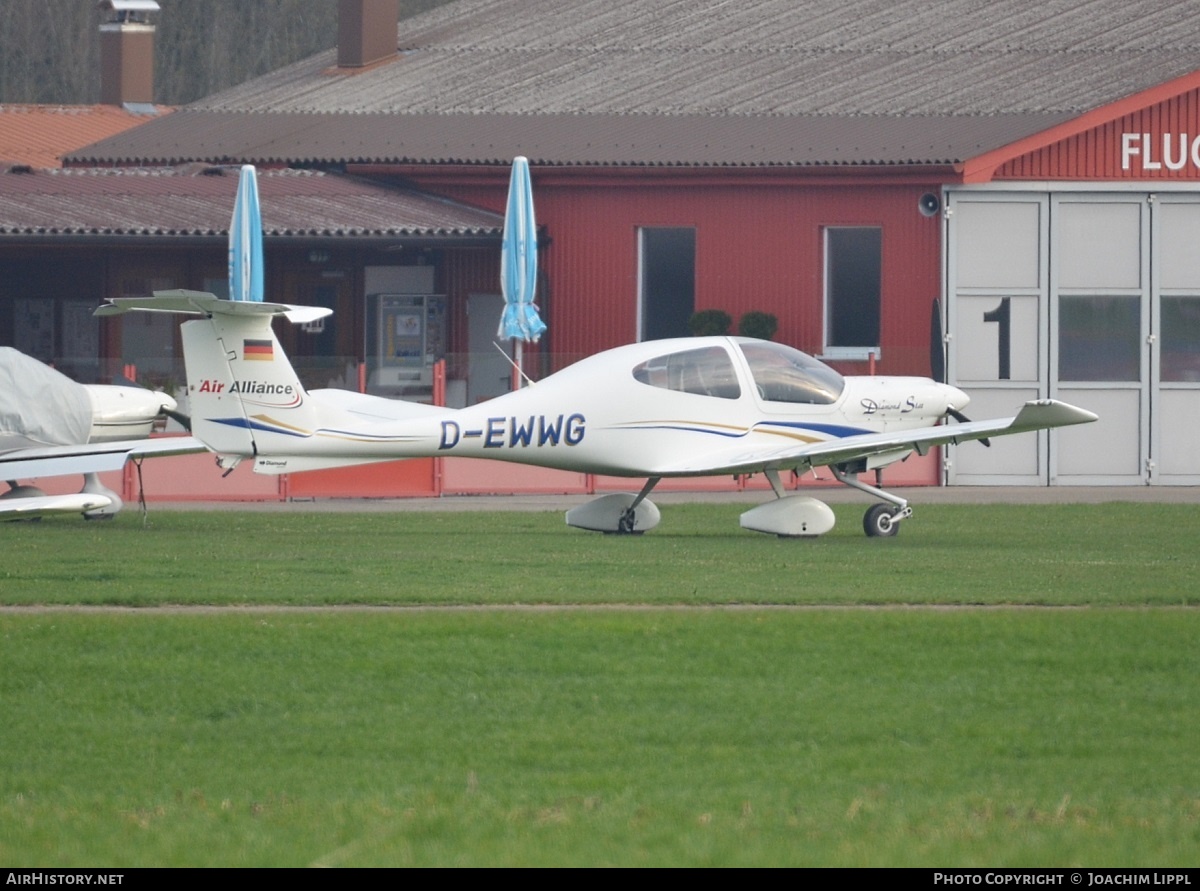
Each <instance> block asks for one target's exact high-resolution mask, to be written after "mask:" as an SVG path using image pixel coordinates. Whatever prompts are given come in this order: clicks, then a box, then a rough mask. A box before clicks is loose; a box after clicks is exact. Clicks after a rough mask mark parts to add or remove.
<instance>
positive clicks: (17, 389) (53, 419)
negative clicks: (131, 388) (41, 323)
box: [0, 347, 92, 449]
mask: <svg viewBox="0 0 1200 891" xmlns="http://www.w3.org/2000/svg"><path fill="white" fill-rule="evenodd" d="M91 429H92V400H91V399H90V398H89V397H88V394H87V391H86V390H85V389H84V388H83V387H81V386H79V384H77V383H75V381H73V380H71V379H70V378H69V377H67V376H66V375H65V374H63V373H61V372H59V371H55V370H54V369H53V368H51V367H50V366H49V365H46V364H45V363H44V362H39V361H38V360H37V359H33V358H31V357H29V356H26V355H25V354H24V353H22V352H20V351H18V350H15V349H13V348H12V347H0V449H20V448H36V447H37V446H48V445H65V444H68V443H81V442H87V441H88V436H89V434H90V433H91Z"/></svg>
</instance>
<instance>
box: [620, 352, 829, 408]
mask: <svg viewBox="0 0 1200 891" xmlns="http://www.w3.org/2000/svg"><path fill="white" fill-rule="evenodd" d="M732 343H733V345H734V346H735V348H737V349H740V350H741V351H742V355H743V356H744V357H745V359H746V364H747V365H748V366H749V368H750V374H751V376H752V377H753V378H754V385H755V388H756V389H757V391H758V395H759V398H761V399H764V400H766V401H768V402H789V403H801V404H807V405H831V404H832V403H834V402H836V401H837V400H838V397H839V396H841V395H842V390H843V389H844V388H845V386H846V382H845V380H843V378H842V376H841V375H840V374H838V373H837V372H836V371H834V370H833V369H832V368H830V367H829V366H828V365H826V364H825V363H823V362H820V361H819V360H817V359H814V358H813V357H812V356H810V355H808V354H807V353H802V352H800V350H797V349H793V348H792V347H789V346H785V345H783V344H781V343H771V342H769V341H760V340H735V341H732ZM633 377H634V380H637V381H640V382H641V383H643V384H648V385H650V386H652V387H661V388H663V389H666V390H675V391H676V392H679V393H693V394H695V395H698V396H715V397H716V398H718V399H738V398H740V397H741V395H742V388H741V385H740V384H739V383H738V375H737V371H736V370H735V368H734V365H733V360H732V357H731V356H730V355H729V352H728V351H727V350H726V349H725V347H723V346H719V345H712V346H703V347H697V348H695V349H689V350H677V351H676V352H673V353H665V354H663V355H661V356H656V357H654V358H653V359H649V360H647V361H645V362H642V363H641V364H640V365H638V366H637V367H635V368H634V369H633Z"/></svg>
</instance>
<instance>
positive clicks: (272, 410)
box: [180, 313, 316, 456]
mask: <svg viewBox="0 0 1200 891" xmlns="http://www.w3.org/2000/svg"><path fill="white" fill-rule="evenodd" d="M180 330H181V334H182V337H183V353H184V357H185V360H186V364H187V377H188V395H189V397H190V402H191V415H192V433H193V435H195V436H196V437H197V438H198V439H200V440H201V441H202V442H203V443H204V444H205V445H206V446H208V447H209V448H210V449H212V450H213V451H215V452H219V453H221V454H225V455H244V456H251V455H255V454H257V453H258V451H259V446H260V445H263V450H264V451H268V450H270V446H272V445H273V446H274V451H276V452H278V451H280V448H279V446H278V443H279V442H280V440H281V439H282V440H283V441H285V442H288V443H289V444H292V445H294V444H295V443H296V441H297V440H304V439H307V438H308V437H309V436H310V435H311V434H312V432H313V430H314V428H315V427H316V411H315V408H314V407H313V405H312V403H311V402H310V400H309V398H308V393H306V392H305V390H304V387H303V385H302V384H301V383H300V379H299V378H298V377H297V376H296V372H295V371H294V370H293V368H292V365H291V363H290V362H289V361H288V358H287V356H286V355H284V352H283V349H282V348H281V347H280V345H279V341H278V340H277V339H276V337H275V332H274V331H272V330H271V316H269V315H240V314H239V315H229V314H225V313H214V314H213V315H212V316H211V317H209V318H207V319H197V320H195V321H191V322H185V323H184V324H183V326H182V327H181V329H180Z"/></svg>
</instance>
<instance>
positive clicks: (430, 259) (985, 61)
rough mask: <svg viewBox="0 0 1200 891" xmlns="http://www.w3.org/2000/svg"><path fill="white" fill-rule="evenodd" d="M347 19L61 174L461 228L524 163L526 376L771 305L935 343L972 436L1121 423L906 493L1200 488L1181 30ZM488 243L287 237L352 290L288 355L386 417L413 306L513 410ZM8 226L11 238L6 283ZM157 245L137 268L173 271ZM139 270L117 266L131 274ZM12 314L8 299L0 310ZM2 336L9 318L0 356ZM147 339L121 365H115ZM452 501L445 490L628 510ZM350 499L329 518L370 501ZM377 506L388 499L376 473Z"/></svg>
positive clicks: (477, 8) (1014, 24) (1022, 8)
mask: <svg viewBox="0 0 1200 891" xmlns="http://www.w3.org/2000/svg"><path fill="white" fill-rule="evenodd" d="M163 14H164V15H165V14H169V13H168V12H164V13H163ZM339 15H340V17H341V18H340V23H339V44H338V47H337V48H336V49H332V50H329V51H327V52H325V53H321V54H318V55H316V56H313V57H311V58H309V59H305V60H302V61H300V62H297V63H294V64H292V65H290V66H287V67H285V68H283V69H281V70H279V71H276V72H272V73H269V74H267V75H264V76H262V77H260V78H257V79H255V80H252V81H250V82H248V83H245V84H242V85H239V86H236V87H233V88H231V89H229V90H226V91H224V92H221V93H218V94H216V95H213V96H210V97H207V98H205V99H203V100H200V101H198V102H196V103H193V104H192V105H189V106H186V107H184V108H182V109H179V110H177V111H175V112H174V113H172V114H169V115H165V116H160V117H158V118H156V119H154V120H151V121H148V122H147V123H145V124H143V125H141V126H139V127H136V128H133V129H131V130H127V131H125V132H123V133H120V134H118V135H116V136H113V137H111V138H108V139H104V140H101V141H99V142H97V143H94V144H93V145H91V146H88V147H86V148H83V149H79V150H76V151H73V152H71V153H70V154H68V155H67V156H66V157H65V158H64V164H65V165H66V166H67V167H68V168H80V169H82V170H88V169H106V170H112V171H126V172H127V173H126V175H130V174H129V173H128V171H131V170H133V169H139V168H141V169H146V168H166V167H170V168H172V169H176V170H178V169H180V168H181V167H182V166H186V165H195V164H225V165H228V164H240V163H253V164H256V165H258V166H259V167H260V169H262V170H279V171H286V170H293V171H295V170H303V171H319V172H321V173H322V174H323V175H325V176H328V177H329V178H330V180H331V182H332V184H333V187H334V188H335V189H336V188H337V187H338V185H337V184H338V183H343V184H345V188H346V189H348V190H352V189H361V188H363V186H362V185H361V184H363V183H367V184H369V187H370V188H373V189H380V190H389V189H390V190H395V191H396V192H397V193H399V192H400V191H402V190H403V191H405V193H406V194H408V193H409V192H412V193H416V194H420V195H422V196H425V197H426V198H428V197H432V199H433V200H434V201H435V202H437V201H441V202H445V203H444V205H443V206H444V207H446V208H451V209H452V215H453V216H457V217H463V218H467V215H468V213H469V212H471V213H483V214H492V215H494V214H498V213H500V212H502V210H503V204H504V196H505V189H506V186H507V177H508V169H509V164H510V162H511V160H512V158H513V157H514V156H516V155H525V156H526V157H528V158H529V160H530V164H531V168H532V177H533V190H534V201H535V205H536V210H537V217H538V223H539V231H540V241H541V247H542V250H541V253H540V262H541V275H540V281H539V290H538V298H537V299H538V302H539V305H540V306H541V308H542V315H543V318H544V319H545V320H546V321H547V323H548V324H549V331H548V332H547V334H546V335H545V337H544V338H543V340H542V342H541V343H540V344H539V345H538V346H537V347H536V348H533V349H532V355H533V358H532V360H531V358H530V351H529V350H527V352H526V367H527V368H528V367H530V362H531V361H532V362H533V364H534V367H535V368H537V369H538V370H539V371H540V372H542V373H545V372H548V371H550V370H553V369H554V368H557V367H561V365H563V364H565V363H566V362H569V361H571V360H573V359H576V358H579V357H581V356H583V355H587V354H590V353H594V352H597V351H599V350H601V349H605V348H608V347H612V346H616V345H619V344H621V343H626V342H629V341H633V340H638V339H653V338H659V337H666V336H674V335H686V334H687V333H688V320H689V318H690V317H691V316H692V315H693V313H696V312H698V311H703V310H708V309H719V310H722V311H724V312H726V313H728V314H729V315H730V316H731V317H732V319H733V320H734V324H735V326H736V323H737V320H738V319H740V318H741V317H742V316H743V315H745V314H746V313H750V312H764V313H769V314H771V315H774V316H775V317H776V319H777V320H778V329H777V331H776V333H775V335H774V339H776V340H779V341H782V342H785V343H788V344H791V345H793V346H796V347H799V348H801V349H803V350H805V351H807V352H810V353H812V354H814V355H816V356H819V357H821V358H823V359H825V360H826V361H828V362H830V364H832V365H834V366H835V367H837V368H838V369H839V370H841V371H843V372H847V373H867V372H868V371H869V370H871V369H873V370H874V371H875V372H876V373H881V374H905V375H908V374H917V375H928V374H930V372H931V362H933V357H932V356H931V346H932V347H933V348H934V349H935V350H937V351H938V352H943V354H944V361H945V376H946V378H947V380H948V381H949V382H950V383H952V384H955V385H956V386H958V387H960V388H962V389H963V390H965V391H966V392H968V393H969V394H970V395H971V397H972V404H971V406H970V408H969V410H968V414H970V415H971V416H972V417H992V416H997V415H1006V414H1010V413H1012V412H1013V411H1014V410H1015V409H1016V407H1017V406H1019V405H1020V404H1021V403H1022V402H1023V401H1025V400H1027V399H1034V398H1044V397H1053V398H1058V399H1062V400H1064V401H1068V402H1072V403H1075V404H1078V405H1081V406H1083V407H1086V408H1088V409H1091V410H1093V411H1095V412H1096V413H1097V414H1099V415H1100V418H1101V420H1100V421H1099V422H1098V423H1097V424H1092V425H1088V426H1086V427H1080V428H1070V429H1066V430H1060V431H1053V432H1042V433H1039V434H1038V435H1036V436H1027V437H1012V438H1010V439H1007V440H1005V441H1003V442H999V441H998V442H996V443H995V444H994V445H993V447H992V448H991V449H984V448H982V447H980V446H978V445H974V444H967V445H964V446H961V447H951V448H947V449H946V450H944V452H943V453H942V454H932V455H930V456H928V457H926V458H916V457H914V458H913V459H910V461H908V462H905V463H904V464H901V465H897V466H895V467H892V468H889V469H888V472H887V476H886V477H885V478H886V479H888V481H889V482H890V483H891V484H893V485H894V484H897V483H910V484H928V485H932V484H938V483H941V482H948V483H951V484H955V483H957V484H975V485H978V484H1021V485H1126V484H1128V485H1135V484H1136V485H1140V484H1153V485H1195V484H1197V483H1200V449H1197V448H1196V446H1195V443H1196V442H1197V440H1198V438H1200V252H1198V251H1197V245H1200V182H1198V181H1200V60H1198V59H1197V57H1196V55H1195V47H1196V46H1198V45H1200V15H1197V13H1196V12H1195V11H1194V10H1193V8H1192V6H1191V5H1190V4H1188V3H1162V2H1117V0H1051V2H1046V0H1039V2H1032V0H1019V2H1014V3H1008V4H979V3H975V2H968V0H951V2H947V3H941V4H927V3H922V2H918V0H887V2H884V0H849V2H845V0H843V2H837V3H834V2H832V0H813V2H795V0H756V2H748V3H738V4H730V3H724V2H716V0H697V2H695V3H688V4H680V3H676V2H670V0H567V2H563V0H455V2H450V3H447V4H445V5H443V6H440V7H438V8H436V9H433V10H431V11H429V12H426V13H423V14H421V15H418V16H415V17H413V18H410V19H405V20H401V21H400V22H399V24H398V26H397V25H395V3H394V2H393V3H390V4H389V3H388V2H386V0H384V2H368V0H343V2H342V3H341V5H340V7H339ZM393 34H394V35H395V38H396V39H395V40H392V39H391V38H392V35H393ZM4 179H5V177H4V176H2V175H0V200H2V197H3V194H4V192H3V189H4V186H3V181H4ZM263 213H264V218H265V219H266V220H268V222H269V217H270V210H269V205H268V198H267V196H266V195H265V194H264V198H263ZM472 219H474V218H472ZM347 225H348V226H349V225H350V224H347ZM473 225H474V226H475V228H472V229H471V230H470V233H469V234H470V235H471V237H469V238H468V237H466V235H467V234H468V233H466V232H465V230H464V231H460V232H458V233H457V240H455V239H454V238H450V239H447V240H446V241H445V243H438V241H437V239H436V238H433V237H429V236H428V233H427V236H426V237H424V238H423V239H422V238H409V239H408V241H407V242H405V243H403V244H402V243H401V242H402V241H404V239H403V238H402V237H401V236H400V235H397V234H396V232H397V231H398V230H391V233H390V234H389V233H388V231H385V229H386V227H384V228H381V229H380V230H379V231H378V232H377V233H375V234H372V233H365V234H364V233H360V234H359V235H358V236H357V237H348V236H349V235H352V234H353V233H349V232H346V231H342V230H339V229H336V228H334V229H330V230H329V231H327V232H324V233H322V232H321V231H316V230H308V231H306V232H305V233H304V238H303V239H302V240H301V239H297V238H292V237H291V236H289V234H288V232H287V231H284V230H283V229H279V230H275V231H268V232H267V239H266V246H267V254H268V273H267V275H268V285H267V286H268V299H291V300H294V301H296V302H303V301H302V300H299V299H298V297H297V295H296V294H294V293H289V292H288V290H287V289H288V288H289V287H291V288H293V289H295V288H296V287H299V285H297V282H303V281H308V280H309V279H311V280H312V281H314V282H322V281H323V282H325V283H326V284H327V285H330V283H334V285H336V286H334V285H330V286H329V287H327V288H326V289H325V290H324V291H322V292H321V299H325V300H328V301H329V302H330V305H333V306H334V307H335V309H336V310H337V312H336V313H335V316H334V317H333V321H332V322H331V323H330V324H331V326H332V327H331V329H328V330H326V331H324V332H322V333H321V334H312V333H306V332H298V333H295V334H289V335H288V337H289V338H290V339H289V340H288V341H287V342H286V343H287V346H288V347H289V350H290V351H292V352H293V353H294V354H295V355H296V356H297V357H298V361H302V360H303V359H304V358H305V357H308V358H311V359H313V360H314V361H316V360H321V361H326V360H328V361H331V362H333V363H334V364H335V365H337V366H338V367H342V366H345V367H347V368H349V367H352V366H354V365H355V363H358V364H360V365H362V366H363V367H364V368H365V369H366V374H365V375H363V380H365V385H366V387H367V388H368V389H370V388H374V389H375V390H376V391H378V392H388V391H389V390H388V388H389V387H391V388H394V389H395V390H396V392H397V394H398V395H402V394H403V392H404V387H405V383H406V382H407V381H416V382H420V381H423V380H424V379H425V376H426V375H427V372H428V369H427V368H425V367H423V366H422V367H418V368H414V369H394V368H388V367H386V362H385V361H384V360H383V359H382V358H381V357H380V356H379V355H378V351H377V349H376V345H377V342H378V329H379V326H380V325H382V324H385V323H386V313H387V311H388V310H387V307H389V306H394V305H395V301H397V300H399V301H400V302H401V303H403V304H404V307H405V311H406V312H408V311H410V309H411V307H418V308H419V311H420V312H421V313H424V314H425V315H424V316H423V319H424V322H423V324H424V326H425V328H424V330H426V331H428V332H429V339H428V340H427V341H426V344H425V347H426V348H425V354H426V356H427V357H428V359H429V361H430V362H432V361H433V360H435V359H438V358H445V359H446V361H447V376H448V381H447V399H448V401H450V403H451V404H454V402H455V401H457V402H459V403H460V404H466V403H467V402H475V401H478V400H479V399H482V398H486V397H488V396H490V395H495V394H496V393H497V392H498V391H499V390H502V389H503V388H504V387H506V386H507V383H506V378H505V376H504V375H503V372H502V371H501V372H500V373H498V372H497V367H496V365H495V364H494V361H493V357H492V356H491V355H489V354H490V353H494V352H495V350H494V347H492V346H491V345H490V341H491V339H492V336H493V335H494V328H495V321H494V319H495V318H498V314H499V310H498V308H496V301H497V300H498V297H497V294H498V291H499V284H498V269H499V247H498V233H497V232H496V231H495V229H494V223H490V222H489V218H487V217H479V218H478V219H474V223H473ZM12 226H13V221H8V220H0V266H2V265H3V263H4V258H5V257H6V256H8V255H7V254H6V253H5V252H6V251H7V250H8V249H9V248H10V246H11V245H12V244H13V242H14V241H15V240H16V236H14V235H12V228H11V227H12ZM6 227H8V228H6ZM489 227H492V228H489ZM145 231H146V233H147V234H146V235H145V236H144V238H142V241H141V243H142V246H146V245H151V244H153V245H157V246H160V247H161V246H163V245H167V244H170V243H171V235H170V234H169V233H166V232H165V231H160V229H156V228H155V227H154V226H153V225H148V226H147V227H146V230H145ZM217 234H219V233H217ZM80 240H81V239H80V238H76V239H75V243H71V242H70V241H68V240H67V239H62V241H61V243H60V244H59V245H58V246H57V247H56V248H55V250H59V251H63V252H68V251H70V250H74V249H78V244H77V242H79V241H80ZM82 240H85V239H82ZM47 241H48V242H49V241H52V239H47ZM135 241H136V240H135ZM301 241H303V245H302V249H301V250H299V251H297V250H292V251H290V252H289V247H291V248H296V247H299V246H300V243H301ZM179 247H181V248H185V250H182V251H177V252H175V253H174V254H173V257H174V258H173V259H170V260H168V259H166V255H165V254H164V255H163V258H164V259H163V261H162V262H163V264H164V265H163V267H162V268H161V269H159V270H157V271H156V270H154V269H148V268H147V264H148V263H149V264H150V265H151V266H152V265H153V264H154V263H155V262H156V261H155V260H154V259H153V258H154V257H155V256H156V254H155V253H154V252H149V253H147V252H146V251H141V252H140V254H139V255H138V256H139V260H138V262H139V263H140V264H141V266H140V269H141V270H142V271H141V274H140V279H139V280H146V281H149V280H156V281H162V280H170V281H171V282H172V283H174V286H184V287H200V286H202V285H203V284H204V282H201V281H195V280H192V278H189V275H191V276H192V277H193V278H194V277H195V276H196V275H198V273H194V272H189V270H194V269H196V268H198V267H197V265H196V263H195V261H194V260H190V259H186V257H187V256H188V250H186V248H187V246H186V245H179ZM134 249H135V248H134V246H133V242H129V243H126V244H123V245H120V246H117V247H114V248H113V250H115V251H116V252H117V258H116V259H114V260H112V261H111V262H112V263H115V264H118V265H119V264H120V263H121V262H123V261H122V260H121V259H120V258H121V256H124V254H122V252H128V253H129V257H130V262H132V252H133V251H134ZM194 250H195V251H200V250H206V251H209V252H213V251H215V250H217V248H215V247H214V246H206V247H203V248H201V247H200V246H196V247H195V249H194ZM189 264H190V265H189ZM305 276H307V278H305ZM288 283H291V284H288ZM95 296H96V297H97V298H101V297H107V296H119V295H110V294H99V295H95ZM301 296H302V295H301ZM7 299H8V297H7V295H6V294H5V291H4V289H3V285H0V313H2V312H3V309H2V306H3V303H4V302H5V300H7ZM97 302H99V300H98V299H97ZM11 331H12V329H11V323H10V328H9V329H8V331H7V332H6V330H5V328H4V323H3V315H2V314H0V337H4V336H6V334H7V333H11ZM281 334H282V332H281ZM123 336H124V335H123V334H122V332H120V331H118V330H111V331H110V330H105V331H104V332H102V336H101V337H100V338H99V343H101V344H102V349H107V350H109V351H118V350H122V349H123V346H122V342H123V341H122V338H123ZM162 347H163V349H166V350H168V351H169V350H170V349H173V348H176V347H177V344H173V343H172V342H170V341H169V338H168V340H167V341H166V342H164V344H162ZM501 361H503V360H502V359H501ZM505 473H508V471H505ZM492 476H493V477H494V474H493V475H492ZM318 477H319V475H314V478H318ZM406 479H408V478H406ZM423 479H424V478H422V480H423ZM429 479H431V480H433V482H431V483H430V484H429V485H430V486H431V487H432V489H433V490H437V491H479V490H481V487H482V489H485V490H488V491H502V490H504V488H505V485H507V486H508V489H509V490H540V489H541V488H542V487H543V486H549V487H550V488H552V489H554V490H557V491H580V490H581V489H597V488H603V487H605V486H606V485H607V484H608V481H604V480H595V479H574V478H571V479H567V478H565V477H564V478H562V479H555V480H554V481H553V482H551V483H543V482H538V483H533V482H529V481H523V480H522V479H519V478H517V477H511V478H509V482H508V483H507V484H506V483H504V481H503V480H496V479H494V478H492V477H489V481H488V482H486V483H484V482H483V481H482V480H483V477H482V476H472V475H471V474H467V473H464V474H463V475H462V476H461V477H457V479H460V482H457V483H456V482H453V480H454V479H456V477H455V475H454V473H453V472H450V471H447V470H445V469H436V468H435V469H434V470H432V471H431V472H430V476H429ZM347 480H348V477H346V478H344V479H342V481H341V482H336V483H334V482H331V483H329V487H324V484H321V486H319V487H318V489H319V491H318V492H317V494H339V492H338V491H335V490H337V487H338V486H342V488H343V489H346V490H347V491H346V492H345V494H356V493H357V491H358V490H357V488H356V487H359V486H360V484H357V483H353V482H350V481H347ZM447 480H450V482H449V483H448V482H447ZM741 484H742V483H739V485H741ZM309 485H316V484H309ZM370 486H371V487H372V491H373V492H375V493H377V494H393V492H392V491H391V489H389V485H388V483H387V482H386V480H384V481H383V482H381V477H380V475H379V474H378V473H376V475H375V476H374V477H373V478H372V482H371V483H370ZM425 486H426V483H425V482H424V481H420V482H416V483H414V482H412V481H411V480H408V481H407V482H404V483H403V484H401V483H397V484H396V485H395V486H394V487H391V488H392V489H396V490H397V491H396V493H400V492H399V490H405V491H407V489H406V488H405V487H409V488H415V489H416V490H423V488H424V487H425Z"/></svg>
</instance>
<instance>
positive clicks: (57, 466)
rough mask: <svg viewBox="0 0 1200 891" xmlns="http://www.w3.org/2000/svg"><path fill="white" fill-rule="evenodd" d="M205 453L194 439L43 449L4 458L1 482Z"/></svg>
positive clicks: (12, 453) (0, 463) (16, 452)
mask: <svg viewBox="0 0 1200 891" xmlns="http://www.w3.org/2000/svg"><path fill="white" fill-rule="evenodd" d="M203 451H205V447H204V443H202V442H201V441H200V440H198V439H196V438H195V437H194V436H163V437H160V438H158V439H129V440H123V441H119V442H103V443H92V444H90V445H72V446H42V447H40V448H29V449H15V450H13V451H10V452H4V453H3V454H0V480H16V479H35V478H37V477H41V476H65V475H67V474H74V473H103V472H105V471H108V470H120V469H121V468H122V467H124V466H125V462H126V461H127V460H128V459H130V458H147V457H151V456H162V457H165V456H168V455H187V454H192V453H194V452H203Z"/></svg>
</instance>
